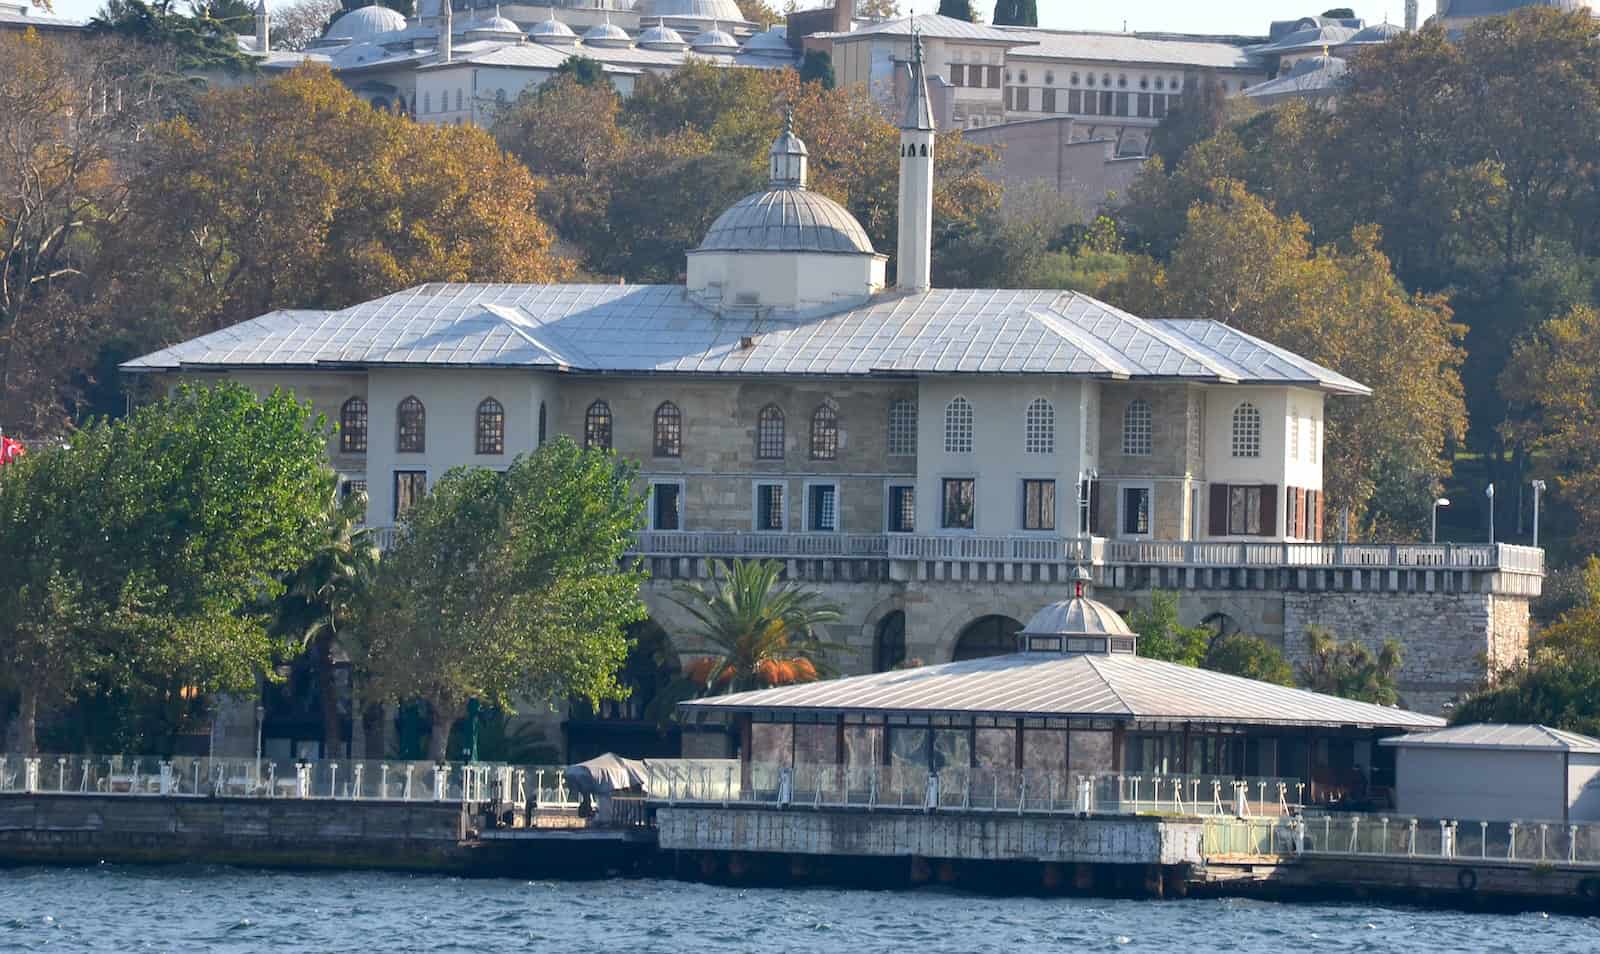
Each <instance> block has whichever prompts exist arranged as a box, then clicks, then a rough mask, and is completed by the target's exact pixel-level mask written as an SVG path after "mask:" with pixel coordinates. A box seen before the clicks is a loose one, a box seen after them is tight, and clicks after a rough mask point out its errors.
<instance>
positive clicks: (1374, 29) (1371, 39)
mask: <svg viewBox="0 0 1600 954" xmlns="http://www.w3.org/2000/svg"><path fill="white" fill-rule="evenodd" d="M1405 32H1406V31H1405V28H1404V27H1398V26H1395V25H1394V24H1393V23H1375V24H1373V25H1372V26H1369V27H1367V28H1366V29H1364V30H1362V31H1361V32H1360V33H1357V34H1356V35H1355V36H1353V37H1351V38H1350V39H1349V40H1348V41H1346V42H1349V43H1387V42H1389V41H1390V40H1392V39H1394V38H1395V37H1397V36H1400V35H1401V34H1403V33H1405Z"/></svg>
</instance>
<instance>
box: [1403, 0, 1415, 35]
mask: <svg viewBox="0 0 1600 954" xmlns="http://www.w3.org/2000/svg"><path fill="white" fill-rule="evenodd" d="M1406 32H1407V33H1415V32H1417V0H1406Z"/></svg>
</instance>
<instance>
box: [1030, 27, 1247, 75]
mask: <svg viewBox="0 0 1600 954" xmlns="http://www.w3.org/2000/svg"><path fill="white" fill-rule="evenodd" d="M1014 35H1015V36H1017V37H1018V38H1020V39H1023V40H1025V41H1026V42H1027V43H1029V45H1028V46H1020V47H1017V48H1015V49H1012V50H1008V51H1007V52H1006V56H1007V57H1016V58H1018V59H1030V60H1079V61H1090V62H1097V63H1098V62H1105V63H1128V64H1140V65H1146V64H1147V65H1150V66H1174V67H1204V68H1209V69H1235V70H1249V69H1254V70H1259V69H1261V68H1262V66H1261V61H1260V60H1259V59H1258V58H1256V57H1254V56H1251V55H1250V53H1249V51H1247V50H1246V49H1245V48H1244V47H1242V46H1238V45H1235V44H1233V43H1223V42H1221V41H1206V40H1175V39H1160V38H1156V37H1142V36H1135V35H1130V34H1127V33H1046V32H1043V31H1035V30H1020V29H1019V30H1016V31H1015V33H1014Z"/></svg>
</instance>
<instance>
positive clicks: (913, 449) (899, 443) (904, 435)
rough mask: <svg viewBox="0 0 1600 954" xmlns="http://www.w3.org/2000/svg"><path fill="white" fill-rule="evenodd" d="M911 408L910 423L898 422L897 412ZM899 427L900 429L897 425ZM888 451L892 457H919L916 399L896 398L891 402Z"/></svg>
mask: <svg viewBox="0 0 1600 954" xmlns="http://www.w3.org/2000/svg"><path fill="white" fill-rule="evenodd" d="M908 406H909V407H910V408H911V417H910V420H909V421H898V422H897V421H896V420H895V411H897V410H901V409H904V408H905V407H908ZM897 424H898V425H899V426H898V427H897V426H896V425H897ZM888 450H889V456H890V457H915V456H917V402H916V399H915V398H896V399H895V400H893V401H890V402H889V439H888Z"/></svg>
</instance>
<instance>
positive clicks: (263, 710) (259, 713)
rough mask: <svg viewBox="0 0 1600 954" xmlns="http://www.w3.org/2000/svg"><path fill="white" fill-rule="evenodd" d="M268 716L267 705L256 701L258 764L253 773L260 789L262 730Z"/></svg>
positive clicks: (256, 785) (255, 782)
mask: <svg viewBox="0 0 1600 954" xmlns="http://www.w3.org/2000/svg"><path fill="white" fill-rule="evenodd" d="M266 717H267V707H266V706H263V705H262V704H261V703H259V702H258V703H256V764H255V768H253V769H252V770H251V775H253V776H254V778H253V779H252V781H253V783H254V784H255V787H256V788H257V789H258V790H259V789H260V788H261V732H262V728H263V726H264V725H265V722H266Z"/></svg>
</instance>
